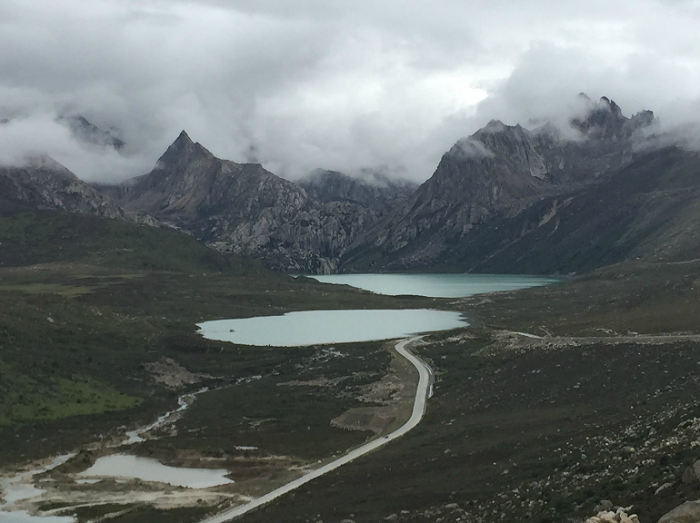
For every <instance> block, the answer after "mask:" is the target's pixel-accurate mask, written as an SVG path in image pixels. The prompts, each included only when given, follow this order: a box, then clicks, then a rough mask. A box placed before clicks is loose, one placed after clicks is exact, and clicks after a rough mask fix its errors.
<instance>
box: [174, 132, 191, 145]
mask: <svg viewBox="0 0 700 523" xmlns="http://www.w3.org/2000/svg"><path fill="white" fill-rule="evenodd" d="M178 143H179V144H192V145H194V142H193V141H192V139H191V138H190V135H189V134H187V131H185V130H184V129H183V130H182V131H180V134H179V135H178V136H177V138H176V139H175V141H174V142H173V145H175V144H178Z"/></svg>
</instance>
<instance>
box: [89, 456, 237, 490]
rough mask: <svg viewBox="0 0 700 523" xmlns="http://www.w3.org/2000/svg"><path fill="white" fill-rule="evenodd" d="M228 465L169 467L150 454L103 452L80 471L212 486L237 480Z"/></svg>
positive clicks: (100, 476)
mask: <svg viewBox="0 0 700 523" xmlns="http://www.w3.org/2000/svg"><path fill="white" fill-rule="evenodd" d="M228 473H229V472H228V470H224V469H197V468H185V467H169V466H167V465H163V464H162V463H160V462H158V461H156V460H154V459H149V458H141V457H137V456H130V455H127V454H114V455H112V456H103V457H101V458H99V459H98V460H97V461H95V463H94V464H93V465H92V466H91V467H90V468H89V469H87V470H85V471H83V472H80V473H79V474H78V475H79V476H82V477H85V478H126V479H140V480H143V481H158V482H161V483H168V484H170V485H173V486H176V487H187V488H209V487H215V486H218V485H225V484H227V483H233V481H232V480H230V479H228V478H227V477H226V475H227V474H228Z"/></svg>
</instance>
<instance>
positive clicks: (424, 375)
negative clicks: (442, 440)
mask: <svg viewBox="0 0 700 523" xmlns="http://www.w3.org/2000/svg"><path fill="white" fill-rule="evenodd" d="M420 338H421V337H420V336H417V337H415V338H410V339H405V340H402V341H400V342H399V343H397V344H396V347H395V348H396V352H398V353H399V354H400V355H401V356H403V357H404V358H406V359H407V360H408V361H410V362H411V363H412V364H413V366H414V367H415V368H416V369H417V370H418V375H419V379H418V387H417V388H416V399H415V401H414V402H413V412H412V413H411V417H410V418H409V420H408V421H407V422H406V423H404V424H403V425H402V426H401V427H400V428H398V429H397V430H395V431H394V432H392V433H391V434H389V435H387V436H382V437H380V438H378V439H374V440H372V441H370V442H369V443H367V444H365V445H362V446H361V447H358V448H356V449H354V450H352V451H350V452H348V453H347V454H345V455H344V456H342V457H340V458H338V459H336V460H334V461H331V462H330V463H327V464H326V465H323V466H322V467H320V468H317V469H315V470H312V471H311V472H309V473H308V474H305V475H304V476H301V477H300V478H297V479H295V480H294V481H291V482H290V483H287V484H286V485H284V486H282V487H280V488H278V489H275V490H273V491H271V492H268V493H267V494H265V495H264V496H261V497H259V498H256V499H254V500H253V501H250V502H249V503H246V504H245V505H240V506H238V507H234V508H232V509H229V510H225V511H224V512H220V513H219V514H217V515H215V516H212V517H209V518H206V519H203V520H202V521H201V522H200V523H224V522H226V521H230V520H232V519H234V518H237V517H238V516H242V515H243V514H245V513H247V512H250V511H251V510H254V509H256V508H258V507H260V506H262V505H264V504H266V503H269V502H270V501H272V500H274V499H277V498H279V497H280V496H283V495H284V494H286V493H287V492H290V491H292V490H294V489H296V488H299V487H301V486H302V485H304V484H306V483H308V482H309V481H312V480H314V479H316V478H318V477H320V476H323V475H324V474H327V473H328V472H331V471H333V470H335V469H337V468H339V467H342V466H343V465H345V464H346V463H350V462H351V461H353V460H355V459H357V458H359V457H360V456H364V455H365V454H367V453H369V452H372V451H373V450H376V449H378V448H379V447H382V446H384V445H386V444H387V443H389V442H390V441H392V440H395V439H396V438H400V437H401V436H403V435H404V434H406V433H407V432H408V431H409V430H411V429H413V428H414V427H415V426H416V425H418V423H420V421H421V419H422V418H423V413H424V412H425V403H426V400H427V398H428V392H429V389H430V385H431V376H432V370H431V369H430V367H428V365H426V364H425V363H424V362H423V361H421V360H420V359H419V358H417V357H415V356H414V355H413V354H411V353H410V352H408V350H406V345H408V344H409V343H413V342H414V341H416V340H419V339H420Z"/></svg>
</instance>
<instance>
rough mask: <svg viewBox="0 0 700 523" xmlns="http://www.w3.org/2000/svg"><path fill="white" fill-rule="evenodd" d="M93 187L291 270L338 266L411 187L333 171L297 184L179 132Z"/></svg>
mask: <svg viewBox="0 0 700 523" xmlns="http://www.w3.org/2000/svg"><path fill="white" fill-rule="evenodd" d="M304 187H306V188H307V189H308V192H307V190H305V188H304ZM96 188H97V189H98V190H100V191H102V192H103V193H104V194H107V195H109V196H111V197H112V198H113V199H114V200H115V201H116V202H117V203H119V204H120V205H122V206H123V207H124V208H125V209H127V210H129V211H134V212H138V213H144V214H148V215H150V216H153V217H154V218H156V219H158V220H160V221H162V222H164V223H168V224H170V225H172V226H174V227H177V228H180V229H183V230H185V231H188V232H190V233H191V234H193V235H194V236H195V237H196V238H198V239H199V240H201V241H203V242H205V243H207V244H209V245H211V246H213V247H214V248H216V249H218V250H220V251H224V252H235V253H238V254H243V255H246V256H251V257H254V258H258V259H260V260H262V261H263V262H264V263H265V264H266V265H267V266H268V267H272V268H275V269H278V270H283V271H288V272H332V271H335V270H337V263H338V260H339V258H340V256H341V254H342V253H343V251H344V249H345V248H346V247H347V246H348V245H349V244H350V243H351V242H352V241H354V240H355V239H357V238H358V236H359V235H360V234H362V233H364V232H366V231H367V230H368V229H370V228H371V227H372V226H373V225H374V224H375V223H377V222H378V221H379V219H381V218H382V217H383V216H384V215H385V214H386V212H387V211H388V210H390V209H391V208H392V207H393V206H394V205H396V204H397V203H399V202H403V201H404V200H405V199H407V198H408V197H409V196H410V194H411V193H412V191H411V186H410V184H408V183H398V182H387V183H385V184H384V186H381V187H380V186H379V185H376V186H373V185H370V183H369V182H365V181H362V180H359V179H353V178H350V177H348V176H344V175H342V174H339V173H330V172H323V173H315V174H314V175H313V176H311V177H310V178H309V179H307V180H305V181H302V182H301V183H300V184H295V183H293V182H290V181H288V180H285V179H283V178H280V177H278V176H275V175H274V174H272V173H270V172H268V171H266V170H265V169H264V168H263V167H262V166H261V165H260V164H255V163H244V164H239V163H235V162H231V161H228V160H221V159H219V158H217V157H215V156H214V155H213V154H212V153H210V152H209V151H208V150H207V149H205V148H204V147H203V146H202V145H201V144H199V143H194V142H193V141H192V140H191V139H190V137H189V136H188V135H187V133H186V132H184V131H183V132H182V133H181V134H180V136H178V138H177V140H175V142H174V143H173V144H172V145H171V146H170V147H169V148H168V150H167V151H166V152H165V154H163V156H161V157H160V159H159V160H158V162H157V164H156V167H155V169H153V171H151V172H150V173H148V174H146V175H144V176H141V177H139V178H135V179H133V180H129V181H128V182H126V183H124V184H121V185H118V186H96Z"/></svg>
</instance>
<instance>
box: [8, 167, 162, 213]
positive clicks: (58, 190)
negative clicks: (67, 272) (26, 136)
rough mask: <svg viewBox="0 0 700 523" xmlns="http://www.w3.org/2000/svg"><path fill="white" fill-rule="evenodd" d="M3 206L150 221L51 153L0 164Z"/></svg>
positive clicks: (16, 208) (14, 209) (9, 208)
mask: <svg viewBox="0 0 700 523" xmlns="http://www.w3.org/2000/svg"><path fill="white" fill-rule="evenodd" d="M0 209H2V210H3V211H8V210H11V211H16V210H23V209H26V210H31V209H44V210H58V211H67V212H73V213H80V214H89V215H95V216H104V217H106V218H118V219H122V220H129V221H146V222H148V220H147V219H146V218H139V217H137V216H134V215H132V214H131V213H127V212H125V211H124V210H123V209H122V208H121V207H119V205H117V203H116V202H114V201H113V200H112V199H111V198H110V197H109V196H106V195H104V194H101V193H100V192H98V191H96V190H95V189H93V188H92V187H91V186H90V185H88V184H87V183H85V182H83V181H82V180H80V179H79V178H78V177H77V176H75V175H74V174H73V173H72V172H70V171H69V170H68V169H66V168H65V167H64V166H62V165H61V164H59V163H58V162H56V161H55V160H53V159H52V158H50V157H48V156H38V157H35V158H32V159H30V160H28V161H27V162H26V163H25V164H24V165H22V166H14V167H1V166H0ZM151 222H152V220H151Z"/></svg>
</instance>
